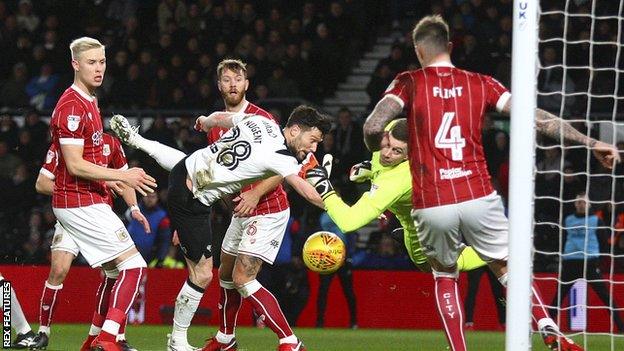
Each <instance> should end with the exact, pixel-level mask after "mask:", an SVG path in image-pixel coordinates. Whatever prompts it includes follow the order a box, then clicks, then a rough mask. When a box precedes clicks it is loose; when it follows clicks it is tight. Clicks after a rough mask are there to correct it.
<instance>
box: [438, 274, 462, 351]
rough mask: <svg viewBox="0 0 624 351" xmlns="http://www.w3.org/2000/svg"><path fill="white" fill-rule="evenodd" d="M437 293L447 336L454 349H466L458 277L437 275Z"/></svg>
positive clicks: (459, 350) (457, 350)
mask: <svg viewBox="0 0 624 351" xmlns="http://www.w3.org/2000/svg"><path fill="white" fill-rule="evenodd" d="M435 295H436V304H437V306H438V312H439V313H440V317H441V318H442V324H443V325H444V331H445V333H446V338H447V340H448V342H449V345H450V346H451V350H452V351H466V341H465V338H464V329H463V327H464V321H463V315H462V304H461V302H460V300H459V291H458V290H457V279H455V278H451V277H440V276H437V277H435Z"/></svg>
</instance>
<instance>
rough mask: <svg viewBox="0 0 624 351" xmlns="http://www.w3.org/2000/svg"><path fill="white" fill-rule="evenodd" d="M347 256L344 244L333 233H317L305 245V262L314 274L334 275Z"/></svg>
mask: <svg viewBox="0 0 624 351" xmlns="http://www.w3.org/2000/svg"><path fill="white" fill-rule="evenodd" d="M346 256H347V249H346V247H345V244H344V242H343V241H342V240H341V239H340V237H338V235H336V234H334V233H331V232H324V231H321V232H316V233H314V234H312V235H310V237H309V238H308V239H307V240H306V242H305V244H303V262H304V263H305V265H306V266H307V267H308V269H310V270H311V271H313V272H317V273H321V274H329V273H334V272H335V271H337V270H338V268H340V266H342V264H343V263H344V261H345V257H346Z"/></svg>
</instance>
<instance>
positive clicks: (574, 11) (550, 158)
mask: <svg viewBox="0 0 624 351" xmlns="http://www.w3.org/2000/svg"><path fill="white" fill-rule="evenodd" d="M540 7H541V9H540V12H539V15H538V22H539V60H538V62H539V72H538V78H537V105H538V107H540V108H542V109H545V110H547V111H550V112H552V113H554V114H555V115H558V116H560V117H562V118H564V119H566V120H568V121H569V122H571V123H572V124H573V125H574V126H575V127H576V128H577V129H579V130H581V131H582V132H583V133H587V134H589V135H591V136H593V137H595V138H597V139H600V140H602V141H605V142H609V143H613V144H616V143H617V144H618V146H619V148H620V150H623V149H624V109H623V107H624V106H622V99H623V98H624V91H623V90H624V75H623V74H622V72H623V71H622V70H623V69H624V60H623V59H622V46H623V40H624V38H622V25H623V23H622V20H623V18H622V15H623V10H624V0H593V1H592V0H556V1H555V0H541V1H540ZM535 176H536V182H535V197H534V198H535V214H534V216H535V237H534V244H535V267H534V270H535V274H534V280H535V281H536V282H537V284H538V285H539V286H540V288H541V290H542V294H543V296H544V299H545V300H546V301H545V302H546V303H547V304H549V305H550V308H551V315H552V316H553V317H554V318H555V321H556V322H557V323H558V324H559V325H560V327H561V329H562V330H563V331H564V332H565V333H566V334H567V335H570V336H572V337H573V339H574V340H575V341H576V342H577V344H580V345H581V346H583V347H584V348H585V349H586V350H590V351H594V350H624V322H622V318H624V235H622V233H624V186H623V185H624V167H623V166H622V165H619V166H616V167H615V168H613V169H607V168H604V167H602V166H600V165H599V163H598V162H597V161H596V159H595V158H593V156H592V153H591V151H590V150H588V148H586V147H585V146H575V145H567V144H565V143H563V142H562V141H561V140H552V139H547V138H541V137H539V136H538V139H537V149H536V175H535ZM585 201H587V202H588V204H589V205H590V206H589V208H586V206H584V203H585ZM558 297H559V298H558Z"/></svg>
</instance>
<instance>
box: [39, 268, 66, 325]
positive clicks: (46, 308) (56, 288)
mask: <svg viewBox="0 0 624 351" xmlns="http://www.w3.org/2000/svg"><path fill="white" fill-rule="evenodd" d="M61 289H63V284H61V285H51V284H50V283H48V281H47V280H46V282H45V283H44V284H43V292H42V293H41V304H40V305H39V332H40V333H46V334H48V335H50V324H51V323H52V316H53V313H54V306H55V305H56V297H57V295H58V293H59V292H60V291H61Z"/></svg>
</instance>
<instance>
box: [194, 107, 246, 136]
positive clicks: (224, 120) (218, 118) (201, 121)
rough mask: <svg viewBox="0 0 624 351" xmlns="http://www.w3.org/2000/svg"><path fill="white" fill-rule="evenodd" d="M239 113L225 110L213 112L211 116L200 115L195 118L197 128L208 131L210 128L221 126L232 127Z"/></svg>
mask: <svg viewBox="0 0 624 351" xmlns="http://www.w3.org/2000/svg"><path fill="white" fill-rule="evenodd" d="M237 114H239V113H238V112H225V111H217V112H213V113H211V114H210V115H209V116H207V117H206V116H199V117H197V119H196V120H195V129H196V130H201V131H204V132H208V131H209V130H210V128H214V127H220V128H226V129H230V128H232V127H234V122H233V117H234V116H235V115H237Z"/></svg>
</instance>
